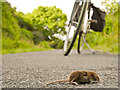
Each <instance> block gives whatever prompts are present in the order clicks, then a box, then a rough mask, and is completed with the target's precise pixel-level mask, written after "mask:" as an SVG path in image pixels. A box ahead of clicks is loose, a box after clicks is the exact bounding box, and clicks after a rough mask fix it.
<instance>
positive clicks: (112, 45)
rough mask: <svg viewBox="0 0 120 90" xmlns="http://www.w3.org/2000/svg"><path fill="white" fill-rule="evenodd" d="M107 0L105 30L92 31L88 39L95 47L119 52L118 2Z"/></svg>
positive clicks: (105, 3) (105, 50) (105, 2)
mask: <svg viewBox="0 0 120 90" xmlns="http://www.w3.org/2000/svg"><path fill="white" fill-rule="evenodd" d="M108 1H109V0H105V1H104V2H103V4H104V5H105V6H106V9H107V15H106V17H105V20H106V26H105V28H104V30H103V32H92V33H90V34H88V36H87V41H88V43H89V44H90V46H91V47H92V48H94V49H98V50H102V51H104V52H112V53H116V54H117V53H118V3H117V2H116V0H113V1H112V2H111V3H108Z"/></svg>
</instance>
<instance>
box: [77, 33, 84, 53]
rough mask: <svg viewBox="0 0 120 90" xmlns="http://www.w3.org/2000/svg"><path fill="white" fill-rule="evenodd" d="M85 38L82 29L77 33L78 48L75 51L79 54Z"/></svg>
mask: <svg viewBox="0 0 120 90" xmlns="http://www.w3.org/2000/svg"><path fill="white" fill-rule="evenodd" d="M85 38H86V33H83V31H81V32H80V33H79V39H78V48H77V51H78V53H79V54H80V52H81V50H82V49H83V46H84V43H85V41H84V40H85Z"/></svg>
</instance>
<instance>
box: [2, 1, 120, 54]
mask: <svg viewBox="0 0 120 90" xmlns="http://www.w3.org/2000/svg"><path fill="white" fill-rule="evenodd" d="M108 1H109V0H105V1H104V2H103V3H102V4H103V5H105V7H106V10H107V15H106V27H105V28H104V31H103V32H92V33H91V34H89V35H88V36H87V41H88V43H89V44H90V46H91V47H92V48H93V49H95V50H101V51H103V52H111V53H116V54H117V53H118V13H120V11H118V3H117V1H116V0H113V1H112V2H111V3H110V4H108V3H107V2H108ZM1 5H2V54H8V53H21V52H33V51H43V50H52V49H62V48H63V44H64V43H63V41H62V40H61V39H59V38H58V37H56V35H60V36H64V35H65V34H66V29H65V26H66V21H67V15H66V14H64V13H63V12H62V10H61V9H59V8H56V6H53V7H43V6H39V7H38V8H37V9H34V11H33V12H32V13H27V14H23V12H17V11H16V7H14V8H12V7H11V5H10V3H9V2H2V4H1ZM75 46H76V44H75ZM85 48H87V47H85Z"/></svg>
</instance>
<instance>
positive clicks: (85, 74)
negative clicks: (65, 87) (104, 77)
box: [47, 71, 100, 85]
mask: <svg viewBox="0 0 120 90" xmlns="http://www.w3.org/2000/svg"><path fill="white" fill-rule="evenodd" d="M99 81H100V79H99V77H98V75H97V74H96V73H95V72H94V71H74V72H72V73H71V74H70V76H69V77H68V80H59V81H54V82H51V83H48V84H47V85H50V84H53V83H57V82H69V83H71V84H75V85H78V84H80V83H94V82H99Z"/></svg>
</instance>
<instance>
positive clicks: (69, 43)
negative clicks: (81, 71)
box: [63, 2, 89, 56]
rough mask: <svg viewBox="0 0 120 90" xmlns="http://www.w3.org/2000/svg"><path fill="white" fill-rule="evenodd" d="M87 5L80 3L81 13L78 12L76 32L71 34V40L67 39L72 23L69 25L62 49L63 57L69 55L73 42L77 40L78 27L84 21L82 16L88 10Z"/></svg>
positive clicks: (86, 3)
mask: <svg viewBox="0 0 120 90" xmlns="http://www.w3.org/2000/svg"><path fill="white" fill-rule="evenodd" d="M88 4H89V2H82V5H81V6H82V7H81V12H80V16H79V20H78V24H77V26H76V30H75V31H74V34H73V37H72V38H69V34H70V30H71V25H72V23H70V25H69V29H68V31H67V36H66V39H65V43H64V49H63V50H64V55H65V56H67V55H68V54H69V53H70V51H71V49H72V47H73V45H74V42H75V40H76V38H77V35H78V32H79V30H80V27H81V25H82V22H83V20H84V15H85V12H86V10H87V8H88ZM73 19H74V18H73ZM71 22H72V21H71Z"/></svg>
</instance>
